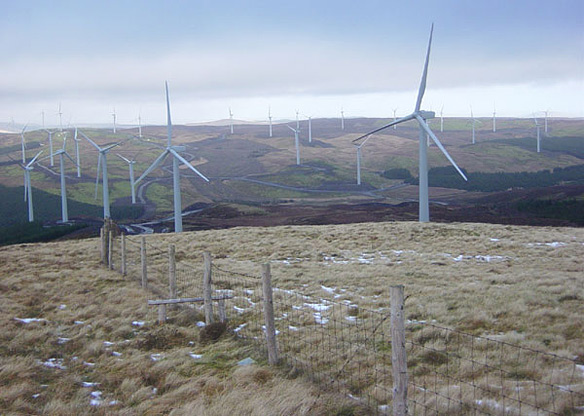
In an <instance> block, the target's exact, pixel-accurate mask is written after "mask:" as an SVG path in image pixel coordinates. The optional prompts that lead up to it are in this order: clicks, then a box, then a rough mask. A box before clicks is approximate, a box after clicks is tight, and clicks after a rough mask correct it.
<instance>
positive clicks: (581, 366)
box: [576, 364, 584, 376]
mask: <svg viewBox="0 0 584 416" xmlns="http://www.w3.org/2000/svg"><path fill="white" fill-rule="evenodd" d="M576 368H577V369H578V370H580V371H581V372H582V376H584V365H582V364H576Z"/></svg>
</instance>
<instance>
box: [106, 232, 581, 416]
mask: <svg viewBox="0 0 584 416" xmlns="http://www.w3.org/2000/svg"><path fill="white" fill-rule="evenodd" d="M125 240H126V241H125V256H124V257H125V271H126V275H127V278H129V279H132V280H135V281H137V282H142V270H143V267H142V245H144V248H145V252H146V264H147V277H148V290H149V291H151V292H152V293H153V294H155V296H158V297H159V298H162V299H165V298H169V297H170V294H171V293H172V292H171V290H172V289H171V288H170V287H169V273H170V269H169V267H170V266H169V265H170V260H169V259H170V257H169V248H168V246H166V247H164V246H161V245H156V244H155V243H154V241H148V239H143V237H126V238H125ZM143 241H144V243H143ZM111 247H112V252H113V253H112V256H111V259H112V262H113V268H114V269H115V270H118V271H120V270H121V267H122V256H121V251H122V246H121V242H120V239H116V240H115V241H114V242H113V244H112V246H111ZM193 258H196V259H199V258H200V260H193ZM202 258H203V256H202V255H200V256H198V255H196V254H195V255H193V256H192V258H190V259H188V261H187V260H186V259H182V258H176V259H175V264H174V275H175V280H176V296H177V297H178V298H190V297H203V295H204V287H203V275H204V265H203V261H202ZM210 270H211V281H212V290H211V298H213V299H214V301H213V302H212V308H213V316H214V317H215V319H216V320H221V321H227V323H228V327H229V329H230V330H231V331H232V332H233V334H235V335H236V336H237V337H239V338H240V339H242V340H244V341H246V342H251V343H253V344H254V345H255V346H256V348H257V351H258V353H259V354H263V355H266V353H267V346H266V324H265V322H266V321H265V316H264V311H265V309H264V295H263V290H262V276H261V275H260V273H259V270H258V274H257V275H250V274H245V273H240V272H237V271H233V270H226V269H225V268H222V267H219V266H217V265H216V264H215V263H212V264H211V265H210ZM389 306H390V305H389V297H388V300H387V307H383V308H379V309H376V310H373V309H369V308H365V307H363V306H361V305H358V304H357V303H354V302H350V301H342V302H339V301H337V300H335V299H332V298H331V299H326V298H322V297H311V296H307V295H306V294H303V293H301V292H300V291H297V290H289V289H284V288H278V287H273V308H274V317H275V318H274V323H275V333H276V340H277V349H278V355H279V357H280V361H283V362H285V363H286V364H288V365H289V366H291V367H293V368H294V369H296V370H298V371H299V372H301V373H303V374H305V375H307V376H308V377H309V378H311V379H312V380H314V381H315V382H317V383H319V385H320V386H322V388H324V389H330V390H335V391H337V392H338V393H340V394H342V395H344V396H348V397H350V398H352V399H354V400H355V401H358V402H359V403H361V404H364V405H366V406H368V408H369V409H370V411H371V414H378V415H385V414H390V413H391V412H392V405H393V403H392V393H393V383H394V380H393V377H392V344H391V328H390V310H389ZM199 307H200V308H202V306H199ZM406 315H407V311H406ZM405 339H406V342H405V346H406V349H407V367H408V368H407V377H408V383H407V386H408V389H407V390H408V392H407V394H408V406H409V414H412V415H513V416H515V415H575V414H582V412H583V411H584V366H582V365H579V364H578V363H577V362H576V361H575V360H572V359H569V358H565V357H560V356H558V355H554V354H550V353H547V352H543V351H538V350H535V349H530V348H526V347H522V346H518V345H513V344H511V343H508V342H505V341H501V340H498V339H494V338H486V337H481V336H477V335H472V334H468V333H464V332H460V331H456V330H453V329H449V328H445V327H441V326H439V325H436V324H434V323H427V322H424V321H413V322H408V325H407V326H406V331H405Z"/></svg>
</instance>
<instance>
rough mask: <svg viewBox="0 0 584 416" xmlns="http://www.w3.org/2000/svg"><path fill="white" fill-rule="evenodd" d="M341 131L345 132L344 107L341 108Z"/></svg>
mask: <svg viewBox="0 0 584 416" xmlns="http://www.w3.org/2000/svg"><path fill="white" fill-rule="evenodd" d="M341 130H345V112H344V111H343V107H341Z"/></svg>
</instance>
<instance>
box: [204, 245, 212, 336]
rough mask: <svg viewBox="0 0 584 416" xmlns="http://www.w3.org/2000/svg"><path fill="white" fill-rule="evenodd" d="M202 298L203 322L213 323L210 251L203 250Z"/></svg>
mask: <svg viewBox="0 0 584 416" xmlns="http://www.w3.org/2000/svg"><path fill="white" fill-rule="evenodd" d="M203 262H204V270H203V298H204V302H205V323H206V324H207V325H209V324H212V323H213V300H212V299H211V284H212V281H211V253H209V252H208V251H205V252H203Z"/></svg>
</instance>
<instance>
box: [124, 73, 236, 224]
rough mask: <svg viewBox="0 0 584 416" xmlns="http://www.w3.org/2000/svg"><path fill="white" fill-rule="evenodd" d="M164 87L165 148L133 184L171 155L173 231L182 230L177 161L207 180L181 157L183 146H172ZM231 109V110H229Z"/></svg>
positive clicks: (167, 97)
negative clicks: (166, 138)
mask: <svg viewBox="0 0 584 416" xmlns="http://www.w3.org/2000/svg"><path fill="white" fill-rule="evenodd" d="M165 88H166V119H167V136H168V141H167V144H166V148H165V149H164V151H163V152H162V154H161V155H160V156H158V158H156V160H155V161H154V162H153V163H152V165H150V167H149V168H148V169H146V171H145V172H144V173H143V174H142V176H140V177H139V178H138V180H136V182H135V184H138V182H140V181H141V180H142V179H144V178H145V177H146V176H148V175H149V174H150V172H152V171H153V170H154V169H156V168H157V167H158V166H159V165H160V164H161V163H162V162H163V161H164V159H165V158H166V156H168V155H171V156H172V182H173V192H174V232H175V233H180V232H182V229H183V228H182V215H181V213H182V209H181V195H180V172H179V162H182V163H183V164H184V165H185V166H186V167H187V168H189V169H190V170H192V171H193V172H195V173H196V174H197V175H199V176H200V177H201V178H203V179H204V180H205V181H207V182H209V179H207V178H206V177H205V176H204V175H203V174H202V173H201V172H199V171H198V170H197V169H195V168H194V167H193V165H191V164H190V163H189V162H188V161H187V160H186V159H185V158H184V157H182V156H181V155H180V154H179V152H182V151H183V150H184V149H185V147H184V146H173V145H172V142H171V139H172V122H171V119H170V98H169V96H168V82H165ZM230 111H231V110H230Z"/></svg>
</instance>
